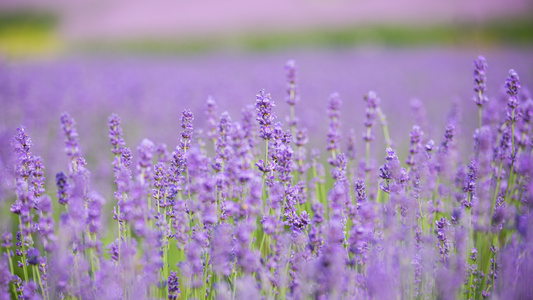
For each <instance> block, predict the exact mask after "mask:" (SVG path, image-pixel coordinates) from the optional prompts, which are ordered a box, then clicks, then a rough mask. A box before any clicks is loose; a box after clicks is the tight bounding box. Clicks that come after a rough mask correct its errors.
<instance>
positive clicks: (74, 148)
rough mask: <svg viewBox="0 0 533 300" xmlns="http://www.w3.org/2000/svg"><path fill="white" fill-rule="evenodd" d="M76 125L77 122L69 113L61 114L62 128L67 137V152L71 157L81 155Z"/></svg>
mask: <svg viewBox="0 0 533 300" xmlns="http://www.w3.org/2000/svg"><path fill="white" fill-rule="evenodd" d="M75 126H76V122H74V119H73V118H72V117H71V116H70V115H69V114H68V113H63V115H61V128H62V129H63V132H64V133H65V136H66V138H67V139H66V141H65V145H66V147H65V152H66V153H67V156H68V157H69V158H70V159H74V158H79V157H81V153H80V144H79V142H78V132H77V131H76V127H75Z"/></svg>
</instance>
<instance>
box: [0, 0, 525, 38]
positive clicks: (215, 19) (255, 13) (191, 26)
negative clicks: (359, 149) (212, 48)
mask: <svg viewBox="0 0 533 300" xmlns="http://www.w3.org/2000/svg"><path fill="white" fill-rule="evenodd" d="M20 7H31V8H36V7H37V8H44V9H46V10H51V11H53V12H55V13H57V14H58V15H59V16H60V20H61V21H60V24H59V33H60V35H61V36H62V37H63V38H64V39H66V40H70V41H78V40H93V39H99V40H101V39H103V40H113V39H116V38H137V37H143V38H144V37H168V36H173V37H194V36H202V35H207V36H217V35H221V34H239V33H250V32H252V33H261V32H272V31H274V32H284V31H298V30H302V29H318V28H333V29H335V28H342V27H346V26H356V25H359V24H408V25H417V24H420V25H427V24H442V23H444V24H455V23H461V22H468V23H474V24H475V23H476V22H485V21H489V20H493V19H499V18H509V17H513V16H517V15H520V16H523V15H524V14H526V13H528V12H531V11H533V1H531V0H511V1H504V0H404V1H393V0H372V1H370V0H332V1H326V0H256V1H251V0H196V1H183V0H153V1H147V0H144V1H131V0H110V1H101V0H57V1H44V0H41V1H38V0H34V1H20V0H3V1H1V2H0V9H9V8H20Z"/></svg>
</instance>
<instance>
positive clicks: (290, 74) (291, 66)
mask: <svg viewBox="0 0 533 300" xmlns="http://www.w3.org/2000/svg"><path fill="white" fill-rule="evenodd" d="M297 71H298V68H297V67H296V62H295V61H294V60H292V59H291V60H289V61H287V64H285V72H286V74H287V96H286V100H287V103H288V104H289V105H295V104H296V103H298V101H299V100H300V96H299V95H298V85H297V82H296V79H297V77H296V76H297Z"/></svg>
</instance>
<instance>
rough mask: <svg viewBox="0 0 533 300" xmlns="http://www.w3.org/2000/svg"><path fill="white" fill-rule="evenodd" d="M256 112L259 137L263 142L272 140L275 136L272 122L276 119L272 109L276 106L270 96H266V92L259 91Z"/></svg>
mask: <svg viewBox="0 0 533 300" xmlns="http://www.w3.org/2000/svg"><path fill="white" fill-rule="evenodd" d="M256 99H257V100H256V104H255V110H256V111H257V118H256V120H257V121H258V122H259V126H260V129H259V136H260V137H261V138H262V139H263V140H270V139H271V138H272V135H273V130H272V128H271V127H272V122H273V121H274V119H275V118H276V116H275V115H274V112H273V111H272V108H273V107H274V106H275V104H274V102H273V101H272V99H271V97H270V94H266V93H265V90H261V91H259V94H257V95H256Z"/></svg>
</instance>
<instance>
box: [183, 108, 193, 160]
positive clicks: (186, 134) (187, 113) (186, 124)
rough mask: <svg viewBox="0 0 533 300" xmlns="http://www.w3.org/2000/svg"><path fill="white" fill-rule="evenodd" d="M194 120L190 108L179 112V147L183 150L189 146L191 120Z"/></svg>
mask: <svg viewBox="0 0 533 300" xmlns="http://www.w3.org/2000/svg"><path fill="white" fill-rule="evenodd" d="M193 120H194V115H193V114H192V112H191V110H190V109H186V110H184V111H183V113H182V114H181V128H182V131H181V141H180V148H181V149H183V151H184V152H186V151H187V149H189V148H190V147H191V138H192V130H193V128H192V121H193Z"/></svg>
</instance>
